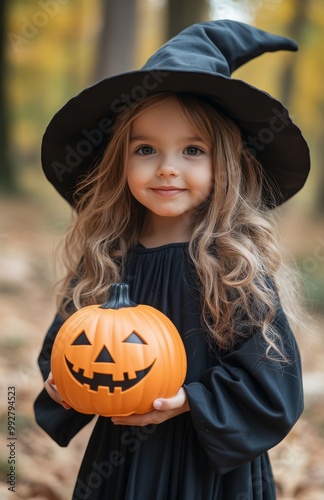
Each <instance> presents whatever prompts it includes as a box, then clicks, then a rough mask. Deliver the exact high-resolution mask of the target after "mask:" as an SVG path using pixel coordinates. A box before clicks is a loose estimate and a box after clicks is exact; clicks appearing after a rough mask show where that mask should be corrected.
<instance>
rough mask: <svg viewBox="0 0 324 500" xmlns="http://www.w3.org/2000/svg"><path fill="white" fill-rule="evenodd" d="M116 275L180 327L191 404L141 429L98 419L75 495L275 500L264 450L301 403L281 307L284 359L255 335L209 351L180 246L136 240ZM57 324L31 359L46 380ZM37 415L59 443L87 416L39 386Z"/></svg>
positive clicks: (296, 363)
mask: <svg viewBox="0 0 324 500" xmlns="http://www.w3.org/2000/svg"><path fill="white" fill-rule="evenodd" d="M123 281H124V282H126V283H129V285H130V293H131V298H132V300H134V301H135V302H136V303H142V304H149V305H151V306H153V307H156V308H158V309H160V310H161V311H162V312H164V313H165V314H166V315H167V316H169V318H170V319H171V320H172V321H173V322H174V323H175V325H176V327H177V328H178V330H179V332H180V333H181V335H182V338H183V342H184V345H185V348H186V352H187V362H188V371H187V376H186V380H185V385H184V387H185V390H186V392H187V395H188V399H189V404H190V410H191V411H190V412H187V413H183V414H181V415H179V416H177V417H174V418H172V419H170V420H168V421H166V422H164V423H162V424H159V425H149V426H146V427H127V426H118V425H113V424H112V423H111V421H110V418H105V417H99V418H98V421H97V423H96V426H95V428H94V431H93V433H92V436H91V438H90V441H89V444H88V447H87V450H86V453H85V456H84V458H83V462H82V464H81V468H80V472H79V475H78V479H77V482H76V486H75V490H74V494H73V499H75V500H80V499H82V500H86V499H91V500H105V499H107V500H108V499H109V500H122V499H127V500H216V499H217V500H250V499H251V500H252V499H253V500H261V499H266V500H270V499H271V500H273V499H274V498H275V497H276V495H275V488H274V481H273V477H272V473H271V466H270V463H269V459H268V455H267V450H268V449H270V448H271V447H273V446H275V445H276V444H277V443H278V442H279V441H281V440H282V439H283V438H284V437H285V436H286V434H287V433H288V432H289V430H290V429H291V427H292V426H293V425H294V423H295V422H296V420H297V419H298V417H299V415H300V413H301V411H302V407H303V393H302V379H301V367H300V358H299V352H298V348H297V345H296V342H295V339H294V336H293V334H292V332H291V330H290V328H289V326H288V323H287V320H286V317H285V315H284V313H283V311H282V309H281V307H280V305H278V309H277V313H276V317H275V320H274V321H275V323H276V326H277V328H278V329H279V330H280V332H281V335H282V338H283V341H284V344H285V348H286V353H287V355H288V356H289V358H290V363H288V364H287V363H285V364H283V363H280V362H277V361H270V360H268V359H267V358H266V357H265V345H264V343H263V342H262V338H261V335H260V333H259V332H255V333H254V335H253V336H252V337H251V338H249V339H248V340H246V341H245V342H244V343H242V344H240V345H239V346H237V348H236V349H235V350H233V351H231V352H227V353H223V355H221V356H220V355H219V353H218V354H216V353H215V352H213V351H212V350H211V349H210V347H209V344H208V342H207V341H206V332H205V331H204V329H203V327H202V325H201V321H200V299H199V296H197V295H198V294H197V293H196V292H195V274H194V272H193V266H192V263H191V262H190V260H189V257H188V253H187V244H186V243H176V244H170V245H164V246H161V247H158V248H152V249H146V248H144V247H142V246H140V245H139V246H137V247H136V248H135V249H134V250H133V251H132V252H130V256H129V261H128V264H127V266H126V269H125V272H124V276H123ZM61 324H62V320H61V319H60V318H59V317H56V318H55V320H54V323H53V325H52V326H51V328H50V330H49V332H48V334H47V336H46V338H45V342H44V346H43V349H42V352H41V354H40V357H39V365H40V368H41V370H42V373H43V377H44V378H47V376H48V373H49V371H50V353H51V348H52V344H53V340H54V338H55V335H56V333H57V331H58V329H59V327H60V325H61ZM35 413H36V419H37V422H38V423H39V425H40V426H41V427H43V429H44V430H45V431H46V432H47V433H48V434H49V435H50V436H51V437H52V438H53V439H54V440H55V441H56V442H57V443H58V444H59V445H61V446H66V445H67V444H68V443H69V441H70V440H71V438H73V436H74V435H75V434H76V433H77V432H78V431H79V430H80V429H81V428H82V427H83V426H84V425H85V424H87V423H88V422H89V421H90V420H91V418H92V416H89V415H84V414H81V413H77V412H76V411H74V410H69V411H67V410H65V409H64V408H63V407H62V406H61V405H59V404H57V403H55V402H54V401H53V400H52V399H51V398H50V397H49V396H48V394H47V393H46V391H42V393H41V394H40V395H39V396H38V398H37V400H36V402H35Z"/></svg>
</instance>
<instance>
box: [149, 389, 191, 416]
mask: <svg viewBox="0 0 324 500" xmlns="http://www.w3.org/2000/svg"><path fill="white" fill-rule="evenodd" d="M185 402H186V394H185V391H184V390H183V389H182V390H179V391H178V393H177V394H176V395H175V396H173V397H172V398H159V399H156V400H155V401H154V402H153V406H154V408H155V409H156V410H159V411H169V410H175V409H177V408H181V406H183V405H184V403H185Z"/></svg>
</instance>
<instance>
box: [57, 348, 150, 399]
mask: <svg viewBox="0 0 324 500" xmlns="http://www.w3.org/2000/svg"><path fill="white" fill-rule="evenodd" d="M65 361H66V364H67V367H68V369H69V371H70V373H71V375H72V376H73V378H74V379H75V380H77V381H78V382H79V383H80V384H81V385H88V386H89V387H90V390H91V391H98V387H99V386H101V387H107V388H108V389H109V393H111V394H113V393H114V390H115V389H116V388H120V389H121V391H122V392H124V391H127V390H129V389H131V388H132V387H134V386H135V385H136V384H138V383H139V382H140V381H141V380H142V379H143V378H144V377H146V375H147V374H148V373H149V372H150V370H151V368H152V367H153V365H154V363H155V360H154V361H153V363H152V364H150V366H148V367H147V368H144V369H143V370H137V371H136V372H135V374H136V377H135V378H132V379H130V378H129V377H128V373H127V372H124V379H123V380H113V376H112V374H110V373H97V372H93V377H92V378H90V377H86V376H85V375H84V369H83V368H80V369H79V370H78V371H75V370H74V369H73V363H71V362H70V361H69V360H68V359H67V357H66V356H65Z"/></svg>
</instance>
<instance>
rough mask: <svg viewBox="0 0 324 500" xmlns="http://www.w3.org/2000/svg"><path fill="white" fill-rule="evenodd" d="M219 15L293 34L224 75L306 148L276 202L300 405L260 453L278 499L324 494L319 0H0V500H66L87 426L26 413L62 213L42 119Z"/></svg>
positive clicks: (323, 135) (322, 7)
mask: <svg viewBox="0 0 324 500" xmlns="http://www.w3.org/2000/svg"><path fill="white" fill-rule="evenodd" d="M222 18H229V19H236V20H240V21H244V22H248V23H251V24H254V25H255V26H257V27H259V28H262V29H266V30H269V31H272V32H274V33H278V34H283V35H286V36H289V37H292V38H294V39H295V40H296V41H297V42H298V44H299V46H300V51H299V52H298V53H297V55H296V54H293V53H276V54H275V55H274V54H265V55H264V56H262V57H261V58H258V59H256V60H254V61H252V62H251V63H249V64H248V65H246V66H245V67H243V68H241V69H240V70H238V71H237V72H236V73H235V74H234V75H233V77H234V78H239V79H240V78H241V79H244V80H246V81H247V82H249V83H251V84H253V85H256V86H257V87H260V88H262V89H264V90H265V91H267V92H269V93H270V94H272V95H274V96H275V97H277V98H278V99H279V100H281V101H282V102H283V103H284V104H285V105H286V106H287V107H288V108H289V110H290V112H291V115H292V117H293V119H294V121H295V122H296V123H297V124H298V125H299V126H300V127H301V129H302V130H303V133H304V135H305V137H306V139H307V141H308V143H309V146H310V150H311V156H312V171H311V175H310V178H309V180H308V182H307V185H306V187H305V188H304V189H303V190H302V192H301V193H299V194H298V195H297V196H296V197H295V198H293V199H292V200H290V201H289V202H288V203H286V204H285V205H284V206H283V207H282V208H281V209H280V211H281V215H282V222H281V229H282V239H283V245H284V247H285V249H286V250H287V258H288V259H289V260H293V261H294V262H295V265H296V266H297V267H298V269H299V271H300V275H301V277H302V283H303V290H304V299H305V306H306V308H307V309H308V310H309V312H310V315H311V317H312V318H313V320H314V324H312V326H311V328H310V330H311V331H310V332H306V333H305V335H303V336H302V337H301V338H299V343H300V347H301V352H302V358H303V366H304V387H305V412H304V414H303V416H302V418H301V419H300V421H299V422H298V423H297V424H296V426H295V428H294V429H293V430H292V432H291V433H290V435H289V436H288V437H287V438H286V439H285V440H284V441H283V442H282V443H281V444H280V445H279V446H277V447H276V448H275V449H274V450H272V451H271V457H272V462H273V467H274V473H275V477H276V481H277V485H278V498H279V499H281V500H290V499H295V498H297V499H304V500H323V499H324V384H323V380H324V367H323V355H324V332H323V319H324V231H323V220H324V168H323V161H324V160H323V158H324V126H323V117H324V92H323V82H324V51H323V45H324V3H323V0H242V1H237V0H213V1H212V0H201V1H199V2H198V1H195V0H118V2H117V1H115V2H114V1H111V0H109V1H104V0H92V1H91V2H90V1H87V0H29V1H25V0H11V1H9V0H1V3H0V75H1V80H0V113H1V115H0V192H1V200H0V300H1V309H0V315H1V335H0V348H1V351H0V358H1V363H0V387H1V406H0V408H1V425H0V436H1V448H0V480H1V482H0V498H1V499H4V500H5V499H7V498H12V497H13V496H14V497H15V498H21V499H34V498H35V499H41V500H65V499H68V498H70V495H71V492H72V488H73V484H74V481H75V477H76V473H77V469H78V467H79V464H80V460H81V456H82V454H83V451H84V448H85V445H86V441H87V437H88V435H89V432H90V428H86V429H84V430H83V431H82V432H81V433H80V434H79V436H77V437H76V438H75V439H74V441H73V442H72V443H71V444H70V445H69V447H68V448H67V449H61V448H59V447H58V446H57V445H56V444H55V443H53V442H52V441H51V440H50V438H49V437H48V436H47V435H45V433H44V432H43V431H42V430H41V429H39V428H38V427H37V426H36V424H35V422H34V416H33V408H32V404H33V401H34V399H35V397H36V395H37V394H38V392H39V391H40V390H41V388H42V381H41V377H40V373H39V371H38V368H37V356H38V352H39V350H40V348H41V344H42V341H43V337H44V335H45V331H46V329H47V328H48V326H49V324H50V322H51V320H52V318H53V316H54V313H55V292H54V290H53V288H52V285H53V283H54V282H55V280H56V279H57V277H58V276H60V272H61V271H60V268H58V269H57V270H56V271H55V270H54V264H53V263H54V249H55V247H56V246H57V244H58V242H59V241H60V239H61V236H62V234H63V232H64V229H65V228H66V226H67V224H68V223H69V220H70V218H71V211H70V209H69V207H68V206H67V203H66V202H65V201H64V200H63V199H61V198H60V197H59V195H58V194H56V193H55V192H54V189H53V188H52V187H51V185H50V184H49V183H48V182H47V181H46V180H45V177H44V176H43V174H42V171H41V166H40V143H41V137H42V134H43V132H44V130H45V128H46V126H47V124H48V122H49V120H50V119H51V117H52V116H53V114H54V113H55V112H56V111H57V110H58V109H59V108H60V107H61V106H62V105H63V104H64V103H65V102H66V101H67V100H68V99H69V98H70V97H72V96H73V95H75V94H76V93H78V92H79V91H81V90H82V89H83V88H84V87H86V86H88V85H91V84H92V83H93V82H94V81H96V80H98V79H101V78H104V77H106V76H110V75H112V74H114V73H118V72H122V71H128V70H131V69H136V68H138V67H140V66H141V65H142V64H144V62H145V61H146V59H147V58H148V57H149V56H150V55H151V54H152V53H153V52H154V51H155V50H156V49H157V48H158V47H159V46H160V45H161V43H163V42H164V41H166V40H167V39H168V38H170V37H171V36H173V35H175V34H176V33H178V32H179V31H180V30H181V29H183V28H184V27H186V26H188V25H189V24H192V23H194V22H198V21H203V20H209V19H222ZM8 386H15V387H16V391H17V406H16V416H17V438H18V439H17V457H18V485H17V488H16V492H15V493H11V492H10V491H8V484H6V481H7V476H6V475H7V473H8V467H9V466H8V451H7V450H8V448H6V440H7V437H8V430H7V402H6V401H7V388H8ZM152 500H153V499H152ZM224 500H225V499H224ZM226 500H232V499H226ZM233 500H234V499H233Z"/></svg>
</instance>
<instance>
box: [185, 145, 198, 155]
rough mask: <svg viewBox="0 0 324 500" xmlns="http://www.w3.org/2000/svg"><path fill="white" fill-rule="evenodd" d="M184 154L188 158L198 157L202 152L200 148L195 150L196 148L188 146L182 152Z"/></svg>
mask: <svg viewBox="0 0 324 500" xmlns="http://www.w3.org/2000/svg"><path fill="white" fill-rule="evenodd" d="M184 154H186V155H188V156H199V155H201V154H203V151H202V150H201V149H200V148H197V147H196V146H188V147H187V148H186V149H185V150H184Z"/></svg>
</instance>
